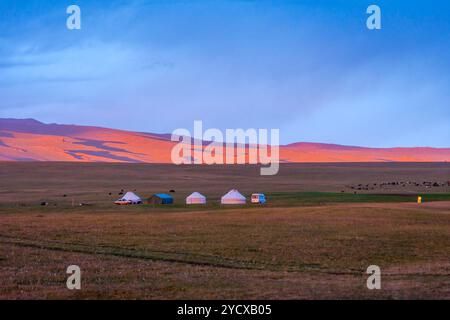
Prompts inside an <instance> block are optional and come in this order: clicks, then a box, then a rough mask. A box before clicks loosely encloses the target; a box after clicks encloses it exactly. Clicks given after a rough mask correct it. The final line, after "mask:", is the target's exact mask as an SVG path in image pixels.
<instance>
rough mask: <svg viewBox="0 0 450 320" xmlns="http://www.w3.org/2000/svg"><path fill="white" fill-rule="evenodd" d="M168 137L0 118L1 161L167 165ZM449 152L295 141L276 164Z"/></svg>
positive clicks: (445, 153)
mask: <svg viewBox="0 0 450 320" xmlns="http://www.w3.org/2000/svg"><path fill="white" fill-rule="evenodd" d="M175 144H176V142H173V141H171V140H170V134H156V133H146V132H134V131H127V130H119V129H111V128H103V127H98V126H80V125H74V124H55V123H51V124H45V123H43V122H40V121H38V120H35V119H31V118H29V119H14V118H0V161H78V162H130V163H171V157H170V155H171V150H172V148H173V146H174V145H175ZM449 160H450V148H434V147H394V148H373V147H362V146H346V145H339V144H330V143H315V142H295V143H290V144H287V145H281V146H280V162H447V161H449Z"/></svg>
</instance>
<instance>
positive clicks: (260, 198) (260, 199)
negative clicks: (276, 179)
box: [252, 193, 266, 204]
mask: <svg viewBox="0 0 450 320" xmlns="http://www.w3.org/2000/svg"><path fill="white" fill-rule="evenodd" d="M252 203H259V204H264V203H266V196H265V195H264V194H263V193H254V194H252Z"/></svg>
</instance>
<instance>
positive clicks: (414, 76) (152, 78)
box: [0, 0, 450, 147]
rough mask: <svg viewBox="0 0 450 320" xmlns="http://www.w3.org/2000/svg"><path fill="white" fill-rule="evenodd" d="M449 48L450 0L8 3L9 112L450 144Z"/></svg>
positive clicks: (307, 137) (3, 67)
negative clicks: (78, 25)
mask: <svg viewBox="0 0 450 320" xmlns="http://www.w3.org/2000/svg"><path fill="white" fill-rule="evenodd" d="M71 4H77V5H79V6H80V7H81V11H82V29H81V30H74V31H70V30H68V29H67V28H66V19H67V16H68V15H67V14H66V8H67V6H69V5H71ZM370 4H377V5H379V6H380V7H381V10H382V30H376V31H370V30H368V29H367V28H366V19H367V17H368V15H367V14H366V8H367V7H368V5H370ZM449 57H450V2H449V1H444V0H442V1H438V0H435V1H422V0H416V1H400V0H397V1H392V0H390V1H378V0H371V1H364V0H345V1H344V0H342V1H338V0H336V1H325V0H309V1H300V0H299V1H170V0H165V1H143V0H142V1H119V0H112V1H101V0H98V1H90V0H80V1H76V0H71V1H66V0H46V1H42V0H2V1H1V2H0V117H13V118H35V119H38V120H41V121H44V122H57V123H69V124H70V123H74V124H86V125H99V126H106V127H113V128H121V129H127V130H136V131H146V132H159V133H170V132H172V131H173V130H174V129H176V128H188V129H192V127H193V121H194V120H203V123H204V127H205V128H211V127H214V128H220V129H225V128H267V129H270V128H279V129H280V135H281V142H282V143H290V142H297V141H311V142H326V143H338V144H347V145H361V146H373V147H392V146H435V147H450V143H449V141H450V130H449V128H450V103H449V101H450V90H449V88H450V59H449Z"/></svg>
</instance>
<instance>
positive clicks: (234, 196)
mask: <svg viewBox="0 0 450 320" xmlns="http://www.w3.org/2000/svg"><path fill="white" fill-rule="evenodd" d="M221 203H222V204H245V203H246V199H245V197H244V196H243V195H242V194H240V193H239V191H237V190H236V189H233V190H230V191H229V192H228V193H227V194H226V195H224V196H223V197H222V199H221Z"/></svg>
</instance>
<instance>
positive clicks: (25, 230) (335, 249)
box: [0, 164, 450, 299]
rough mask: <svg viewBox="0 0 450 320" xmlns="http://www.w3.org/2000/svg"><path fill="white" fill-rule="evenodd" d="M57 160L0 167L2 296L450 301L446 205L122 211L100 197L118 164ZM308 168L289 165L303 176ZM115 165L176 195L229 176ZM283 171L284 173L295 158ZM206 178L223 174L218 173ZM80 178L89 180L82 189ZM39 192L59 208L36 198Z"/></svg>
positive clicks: (113, 184) (449, 209) (221, 184)
mask: <svg viewBox="0 0 450 320" xmlns="http://www.w3.org/2000/svg"><path fill="white" fill-rule="evenodd" d="M28 165H29V166H31V164H28ZM66 165H67V164H61V165H59V164H54V166H50V165H49V164H45V165H42V166H44V167H42V166H37V168H38V169H39V170H40V171H38V172H36V173H35V174H31V173H30V171H29V170H31V169H30V168H29V167H27V166H26V165H13V166H12V167H13V169H11V170H9V171H8V172H6V171H1V175H2V178H6V179H5V180H2V182H5V183H4V184H3V185H2V189H1V190H0V191H1V197H2V198H3V199H4V198H5V197H11V194H14V195H15V197H16V198H15V199H14V201H13V199H9V200H10V202H7V203H3V205H2V206H1V207H0V276H1V279H2V281H1V283H0V298H3V299H25V298H32V299H53V298H58V299H69V298H70V299H72V298H76V299H97V298H105V299H208V298H209V299H220V298H224V299H258V298H259V299H317V298H325V299H332V298H344V299H357V298H363V299H383V298H394V299H407V298H419V299H431V298H437V299H450V249H449V248H450V214H449V213H450V203H448V202H439V203H425V204H424V205H421V206H419V205H417V204H413V203H353V204H347V203H340V204H332V203H330V204H326V205H317V204H309V205H308V206H298V205H286V206H284V205H280V206H278V205H277V206H271V207H250V206H249V207H247V208H241V207H238V208H229V209H227V208H219V207H209V206H207V207H205V208H199V207H194V208H193V209H192V208H191V209H188V208H185V207H183V206H179V207H176V209H172V210H171V209H166V208H154V207H149V206H136V207H128V208H123V207H115V206H113V205H112V204H111V203H110V201H109V200H108V197H109V196H108V195H107V194H106V196H105V191H106V190H109V189H114V188H115V189H117V188H118V187H119V185H118V180H116V179H117V176H121V175H124V176H125V175H126V174H125V173H121V171H120V170H119V172H118V173H117V174H115V170H117V167H116V165H111V167H108V165H107V166H106V167H107V168H104V167H97V166H93V167H92V168H94V169H92V168H91V169H89V168H90V167H89V166H88V167H82V168H83V170H81V171H80V170H79V171H75V170H71V171H66V170H65V169H64V168H66V167H65V166H66ZM16 166H17V167H21V168H22V170H18V169H17V167H16ZM7 167H8V166H7V165H2V167H1V168H3V169H4V168H7ZM406 167H408V166H406ZM24 168H26V170H25V169H24ZM74 168H76V166H75V167H74ZM304 168H305V167H298V168H296V169H295V170H299V172H300V173H298V174H299V175H300V174H306V173H303V171H302V170H303V169H304ZM382 168H383V167H378V168H375V169H373V170H375V171H377V170H379V171H382ZM414 168H415V170H416V172H415V173H414V174H415V175H416V178H422V179H427V178H428V179H430V177H431V176H432V175H434V174H436V175H437V173H435V172H439V171H442V170H443V169H442V166H440V165H438V166H437V167H435V168H434V169H433V168H432V167H429V165H425V166H424V167H423V168H422V169H423V170H421V169H420V167H417V166H415V167H414ZM444 168H445V170H447V167H444ZM107 169H108V170H107ZM52 170H54V171H53V172H51V171H52ZM124 170H125V171H126V172H127V174H128V175H129V176H130V181H133V182H134V183H135V184H136V185H140V186H141V187H142V188H146V189H148V190H152V188H154V190H155V191H158V190H157V188H163V187H162V185H164V188H169V185H175V187H176V188H177V189H178V190H181V191H178V190H177V194H178V197H179V198H181V195H180V193H182V192H183V191H184V190H186V191H187V190H188V189H189V188H191V190H192V189H194V187H193V186H192V185H193V182H192V181H198V182H197V183H198V185H199V186H204V187H205V188H206V187H207V186H209V187H208V188H207V190H208V192H209V193H211V194H212V195H213V197H214V194H215V195H216V197H217V196H218V195H219V192H220V190H222V189H226V185H228V184H230V183H231V182H233V181H234V180H233V179H234V178H235V177H237V176H238V173H239V170H237V169H236V171H233V170H235V169H233V170H232V173H230V175H229V176H227V175H225V171H222V170H223V169H217V168H215V169H214V168H212V169H210V171H206V172H205V174H204V175H203V176H202V175H199V173H198V172H197V171H195V170H193V169H191V168H187V169H184V170H181V169H180V171H178V173H177V175H175V176H172V175H173V173H170V172H169V173H168V174H167V175H168V176H169V177H170V179H172V180H162V179H163V178H162V177H161V175H162V172H163V169H162V167H159V166H156V167H155V171H153V173H152V170H150V168H147V167H146V168H145V170H144V171H143V172H142V168H141V167H140V166H137V167H135V169H133V167H131V166H130V167H128V166H127V167H124ZM133 170H136V171H137V172H135V171H133ZM191 170H193V171H192V172H191ZM249 170H250V169H249ZM289 170H291V172H290V174H289V175H293V174H294V173H293V172H292V170H294V168H290V169H289ZM312 170H313V171H314V170H318V172H320V170H319V169H312ZM323 170H325V171H327V170H328V169H326V168H325V169H323ZM330 170H331V169H330ZM336 170H337V171H339V170H343V171H346V172H351V171H352V170H351V168H350V167H341V168H340V169H336ZM355 170H357V171H359V170H360V169H359V168H357V169H355ZM391 170H392V172H394V173H393V175H394V176H396V175H397V174H400V173H398V172H404V171H406V169H405V168H404V167H400V168H399V169H398V171H395V170H394V169H393V168H392V167H388V171H391ZM408 170H409V169H408ZM433 170H434V171H433ZM241 171H242V170H241ZM243 171H244V172H243V173H242V175H240V176H241V177H243V178H242V180H239V179H240V178H236V179H237V181H238V182H237V183H238V184H241V186H242V188H244V189H245V188H250V185H248V186H247V182H245V177H246V175H247V176H248V179H249V180H252V181H253V183H254V184H256V185H257V186H260V187H262V186H270V187H274V188H275V186H278V187H279V188H278V190H279V191H291V192H292V191H297V190H302V189H301V188H306V186H305V185H303V183H304V182H303V181H301V182H296V180H295V179H293V178H292V179H291V178H290V177H287V176H285V177H284V178H283V177H276V178H272V180H271V179H269V180H266V183H265V184H262V183H260V182H258V181H259V179H260V178H257V177H254V178H252V177H253V175H252V174H250V173H248V172H246V171H245V170H243ZM108 172H109V174H110V175H111V176H110V178H108V174H107V173H108ZM395 172H397V173H395ZM408 172H409V171H408ZM430 172H434V173H432V174H430ZM371 174H372V173H368V175H367V176H362V177H361V176H359V177H358V179H369V177H368V176H370V175H371ZM411 174H412V173H411ZM46 175H48V177H49V178H48V179H46V178H45V177H44V176H46ZM215 175H217V176H221V177H222V178H220V179H218V178H217V181H216V180H214V178H213V177H214V176H215ZM338 175H339V174H338ZM348 175H349V177H348V178H347V179H349V180H351V179H354V180H355V181H356V178H355V177H354V175H353V174H350V173H348ZM225 176H227V177H228V178H224V177H225ZM320 176H322V175H321V174H319V176H318V178H317V179H316V186H317V190H321V191H335V190H334V189H333V188H336V189H339V188H340V186H337V187H336V186H335V185H331V186H330V187H329V189H327V188H326V184H327V182H326V181H328V179H337V178H336V177H334V178H333V177H329V176H328V177H326V178H324V177H322V178H321V177H320ZM350 176H351V177H350ZM282 178H283V179H284V180H283V179H282ZM65 179H66V180H65ZM108 179H110V180H108ZM153 179H154V181H155V185H156V186H155V185H153V186H151V184H150V183H149V180H153ZM278 179H280V180H278ZM310 179H311V180H310V181H313V180H314V178H313V175H311V177H310ZM108 181H109V183H110V186H109V187H108V185H107V183H108ZM186 181H190V182H189V183H188V182H186ZM283 181H285V184H283ZM104 182H105V184H106V186H103V183H104ZM85 183H87V190H84V189H83V188H82V185H83V184H85ZM147 183H149V186H148V187H147ZM296 183H297V184H298V188H297V187H296V186H295V185H296ZM309 183H312V182H309ZM189 184H191V186H189ZM336 185H338V183H336ZM21 186H22V188H23V189H24V190H25V192H24V194H25V195H24V197H23V198H22V197H21V193H20V192H19V190H20V188H21ZM160 186H161V187H160ZM246 186H247V187H246ZM97 188H98V189H100V191H98V193H99V194H101V196H100V197H101V200H100V201H99V202H96V203H95V206H93V207H75V208H72V207H70V206H68V205H67V203H65V201H67V200H66V199H63V198H61V197H60V196H59V194H60V193H76V192H79V193H80V196H81V197H83V198H89V197H93V195H92V194H91V191H92V190H96V189H97ZM101 188H103V189H101ZM314 188H315V186H314V185H313V187H312V190H310V191H316V190H315V189H314ZM200 191H202V190H200ZM225 191H226V190H225ZM44 192H48V193H50V194H51V195H52V196H53V197H54V198H53V201H54V202H55V203H56V204H57V206H50V207H40V206H38V205H36V204H35V202H37V201H38V200H40V196H41V194H43V193H44ZM96 192H97V191H96ZM208 192H206V193H208ZM19 204H23V206H20V205H19ZM71 264H76V265H79V266H80V267H81V269H82V290H81V291H77V292H73V291H69V290H67V289H66V287H65V281H66V276H67V275H66V274H65V270H66V268H67V266H69V265H71ZM372 264H375V265H379V266H380V267H381V270H382V290H375V291H370V290H368V289H367V288H366V279H367V275H366V274H365V270H366V268H367V267H368V266H369V265H372Z"/></svg>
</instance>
